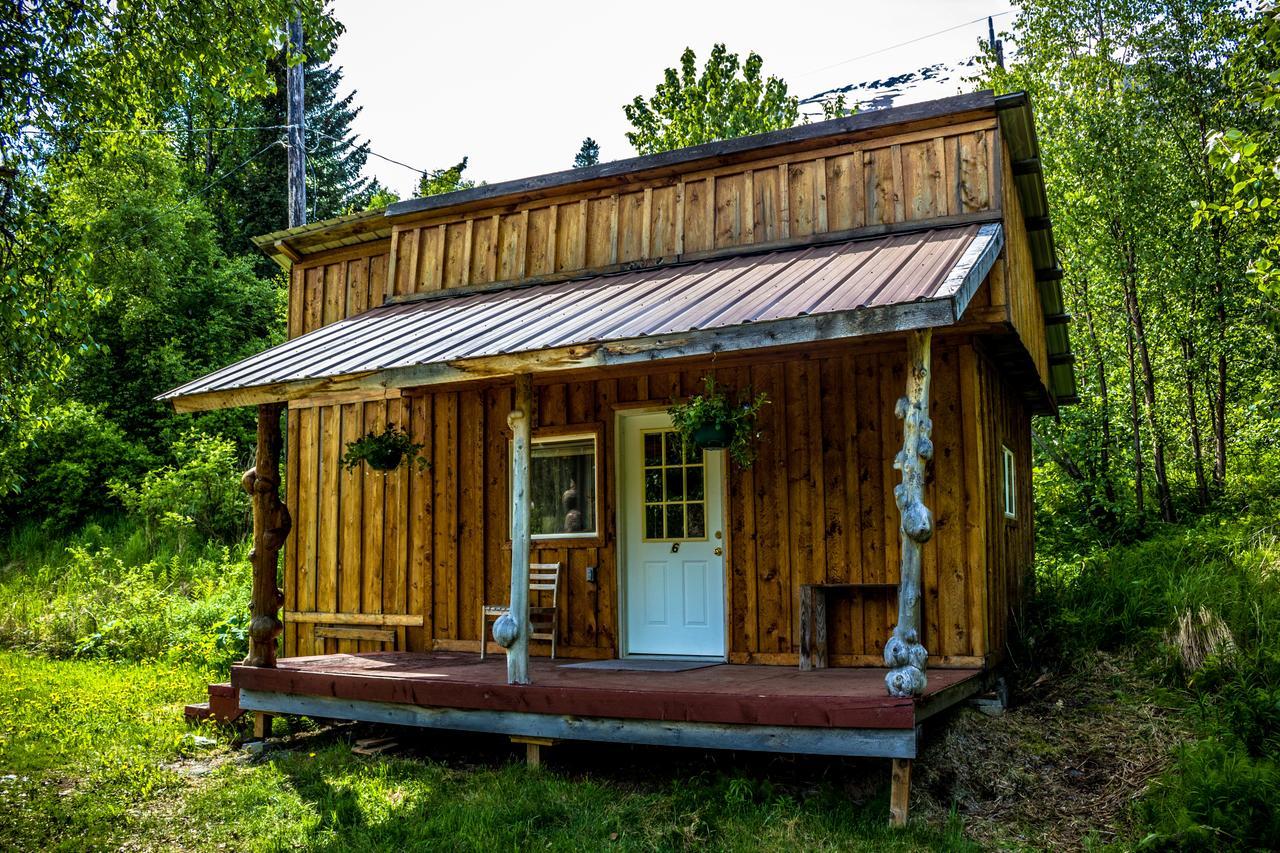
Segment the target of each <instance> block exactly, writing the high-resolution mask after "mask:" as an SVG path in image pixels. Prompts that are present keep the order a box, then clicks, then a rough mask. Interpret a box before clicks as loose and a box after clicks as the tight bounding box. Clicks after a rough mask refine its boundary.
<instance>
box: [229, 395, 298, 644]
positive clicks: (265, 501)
mask: <svg viewBox="0 0 1280 853" xmlns="http://www.w3.org/2000/svg"><path fill="white" fill-rule="evenodd" d="M283 409H284V404H283V403H268V404H266V405H262V406H259V407H258V451H257V456H256V458H255V459H254V465H253V467H252V468H250V469H249V470H248V471H245V472H244V476H243V477H242V478H241V480H240V482H241V485H242V486H244V490H245V491H246V492H248V493H249V496H250V498H251V500H252V502H253V550H252V551H251V552H249V561H250V562H251V563H252V564H253V599H252V602H251V604H250V607H251V618H250V621H249V656H248V657H247V658H245V660H244V662H245V664H246V665H247V666H267V667H273V666H275V665H276V637H278V636H280V632H281V631H282V630H283V629H284V626H283V625H282V624H281V622H280V615H279V613H280V606H281V605H282V604H284V595H283V594H281V592H280V587H279V585H278V584H277V582H276V556H277V555H278V554H279V553H280V549H281V548H282V547H283V546H284V541H285V539H286V538H287V537H288V536H289V530H290V529H291V528H292V527H293V520H292V519H291V518H289V510H288V509H287V508H286V507H285V505H284V503H283V502H282V501H281V500H280V413H281V411H282V410H283Z"/></svg>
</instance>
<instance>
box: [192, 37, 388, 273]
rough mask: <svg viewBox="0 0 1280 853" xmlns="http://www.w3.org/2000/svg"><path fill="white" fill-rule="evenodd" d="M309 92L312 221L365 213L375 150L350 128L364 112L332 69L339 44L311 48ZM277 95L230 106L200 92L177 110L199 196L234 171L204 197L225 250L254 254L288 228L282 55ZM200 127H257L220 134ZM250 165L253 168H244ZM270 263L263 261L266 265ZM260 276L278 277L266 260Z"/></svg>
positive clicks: (276, 66)
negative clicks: (253, 246)
mask: <svg viewBox="0 0 1280 853" xmlns="http://www.w3.org/2000/svg"><path fill="white" fill-rule="evenodd" d="M307 49H308V51H309V56H308V58H307V61H306V69H305V72H304V73H305V77H304V82H305V86H306V106H307V118H306V146H307V219H308V221H312V222H314V221H317V220H321V219H329V218H331V217H334V216H338V215H341V214H343V213H347V212H349V211H351V210H360V209H363V208H364V207H366V206H367V205H368V203H369V201H370V199H371V197H372V195H373V192H374V189H375V187H374V186H373V184H372V182H371V181H370V180H369V179H368V178H363V177H361V174H360V173H361V171H362V170H363V169H364V165H365V161H366V160H367V159H368V154H369V145H368V143H367V142H365V143H357V142H355V140H354V139H353V138H352V131H351V123H352V122H353V121H354V120H355V117H356V116H357V115H358V114H359V113H360V107H359V106H356V105H355V103H354V100H355V95H356V93H355V91H354V90H353V91H351V92H348V93H347V94H346V95H341V93H340V89H341V86H342V69H341V68H339V67H336V66H333V65H330V64H329V62H328V59H329V58H330V57H331V56H332V54H333V45H332V44H329V45H325V46H323V48H316V47H315V46H313V45H308V46H307ZM271 66H272V67H271V71H272V73H273V74H274V76H275V79H276V90H275V92H273V93H271V94H270V95H267V96H265V97H262V98H259V99H255V100H250V101H227V100H226V99H220V98H218V96H217V95H216V94H210V93H196V94H194V95H193V96H192V97H193V100H192V101H191V102H189V103H187V104H184V105H182V106H181V107H179V108H178V109H177V110H175V119H176V120H177V122H178V124H179V127H180V128H183V127H185V128H188V129H191V130H190V131H189V132H187V133H185V134H181V136H182V138H181V141H180V144H179V146H178V148H179V152H180V153H181V154H182V156H183V159H184V160H185V161H186V162H187V164H188V167H189V182H190V183H191V184H192V188H193V189H194V190H200V189H203V188H204V187H206V186H208V184H209V183H210V182H213V181H215V180H217V179H218V178H219V177H221V176H223V175H225V174H226V173H228V172H230V171H231V170H233V169H234V170H236V171H235V174H234V176H233V177H231V178H227V179H224V180H221V181H219V182H218V183H217V184H216V185H214V186H213V187H211V188H210V189H209V191H208V193H207V195H206V198H207V200H208V207H209V209H210V211H211V212H212V213H213V214H214V216H215V218H216V220H217V224H218V232H219V234H220V235H221V239H222V243H223V249H224V250H225V251H227V252H230V253H234V254H239V253H243V252H245V251H247V250H249V249H250V246H249V242H248V241H249V238H250V237H254V236H257V235H259V234H266V233H269V232H271V231H277V230H280V229H282V228H284V227H286V224H287V220H288V211H287V194H288V182H287V167H288V149H287V148H286V147H285V146H284V144H283V142H284V137H285V130H284V127H283V126H284V125H285V124H286V123H287V118H286V107H285V75H286V71H287V66H286V64H285V58H284V55H283V54H281V55H280V56H279V57H277V59H276V60H275V61H274V62H273V63H272V64H271ZM200 128H258V129H254V130H238V129H237V130H214V131H202V130H200ZM264 149H265V150H264ZM246 161H248V162H246ZM263 262H265V263H263ZM257 268H258V270H259V272H260V274H263V275H268V274H273V270H274V269H275V267H274V265H273V264H271V263H270V261H268V260H267V259H266V258H262V259H261V261H260V262H258V263H257Z"/></svg>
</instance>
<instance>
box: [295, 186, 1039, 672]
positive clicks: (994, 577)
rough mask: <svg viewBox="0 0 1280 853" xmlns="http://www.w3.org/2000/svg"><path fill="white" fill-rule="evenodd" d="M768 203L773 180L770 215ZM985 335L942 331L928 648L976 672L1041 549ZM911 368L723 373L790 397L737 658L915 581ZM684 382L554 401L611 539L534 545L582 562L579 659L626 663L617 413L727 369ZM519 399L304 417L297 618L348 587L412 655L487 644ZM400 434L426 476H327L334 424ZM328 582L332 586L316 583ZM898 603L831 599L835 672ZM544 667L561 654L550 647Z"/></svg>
mask: <svg viewBox="0 0 1280 853" xmlns="http://www.w3.org/2000/svg"><path fill="white" fill-rule="evenodd" d="M755 177H756V178H758V177H759V176H758V175H757V176H755ZM758 188H759V183H758V182H757V183H756V197H757V199H759V197H760V196H759V191H758ZM650 213H651V216H652V215H653V214H652V208H651V211H650ZM531 221H532V217H531ZM968 341H969V339H968V338H965V337H959V336H952V337H950V338H948V337H945V336H944V337H940V338H938V339H937V343H936V344H935V348H934V351H935V356H934V361H935V365H936V370H937V375H938V378H937V382H936V385H935V388H936V393H935V397H934V400H933V403H932V406H931V415H932V418H933V421H934V431H933V440H934V443H935V448H936V450H935V460H936V462H935V469H934V473H933V474H932V475H931V476H930V478H929V480H928V482H927V484H926V502H927V503H928V504H929V505H930V506H931V507H933V508H934V509H935V512H936V522H937V534H936V537H935V540H936V541H932V542H931V543H929V545H928V546H927V547H926V550H925V554H924V569H923V571H924V590H925V597H924V606H923V619H924V642H925V645H926V647H927V648H929V649H930V652H931V655H932V656H931V665H945V662H946V661H955V662H960V665H972V663H973V662H974V661H981V660H983V659H984V658H985V657H986V656H988V655H992V654H997V655H998V654H999V653H1000V650H1001V649H1002V648H1003V642H1004V638H1005V633H1004V629H1003V625H1004V621H1005V619H1006V618H1007V613H1008V612H1009V608H1010V606H1011V603H1016V601H1017V600H1018V599H1019V597H1020V596H1021V595H1022V593H1023V586H1024V584H1023V582H1022V580H1021V578H1022V576H1023V573H1024V572H1025V569H1026V568H1027V566H1029V559H1030V553H1031V539H1030V524H1029V519H1030V513H1031V508H1030V497H1029V482H1030V441H1029V434H1028V431H1029V425H1028V421H1027V415H1026V413H1025V409H1024V408H1023V407H1022V404H1021V403H1020V402H1019V400H1018V398H1017V397H1016V396H1015V395H1013V394H1012V392H1010V391H1009V390H1008V389H1007V388H1006V387H1005V385H1004V384H1003V383H1002V381H1001V380H1000V379H999V377H998V375H997V374H996V373H995V368H994V367H992V366H991V365H990V364H989V363H988V362H987V361H986V360H985V358H984V356H982V355H981V354H980V353H979V352H978V351H977V350H976V349H975V348H974V346H973V345H972V344H970V343H969V342H968ZM905 358H906V353H905V344H900V343H895V342H894V341H893V340H886V341H877V342H866V343H857V344H853V345H841V346H838V347H837V346H827V347H824V348H821V349H817V348H815V349H813V350H812V351H811V352H809V353H807V354H806V353H804V352H801V353H799V354H797V355H794V356H789V357H785V358H784V357H782V356H778V355H774V356H770V357H761V356H758V355H757V356H740V357H737V359H736V360H724V359H722V360H721V362H720V364H718V365H716V366H715V368H714V369H715V370H716V375H717V378H718V379H719V380H720V381H721V382H724V383H726V384H727V385H729V386H731V387H746V386H748V385H749V386H751V387H752V388H754V389H755V390H757V391H764V392H766V393H768V394H769V396H770V399H771V402H770V404H769V405H768V406H766V407H765V410H764V414H763V419H762V422H761V426H762V428H763V431H764V437H763V440H762V442H761V443H760V446H759V458H758V461H757V462H756V464H755V466H754V467H752V468H751V469H749V470H742V469H739V468H737V467H736V466H732V465H730V466H728V467H727V486H726V489H727V492H726V513H727V517H726V520H725V523H726V528H725V529H726V532H727V533H728V541H727V543H726V544H727V553H728V562H727V565H726V578H727V581H726V582H727V590H726V594H727V596H728V600H729V602H730V605H731V608H730V610H731V619H730V627H729V638H728V649H729V654H730V656H731V659H733V660H735V661H742V662H759V663H766V662H767V663H775V664H786V663H795V661H796V660H797V652H798V621H797V617H798V612H797V611H798V594H799V585H800V584H802V583H821V582H825V583H840V582H850V583H876V582H880V583H896V581H897V575H896V572H897V568H896V566H897V556H898V555H897V551H898V533H897V510H896V507H895V506H894V505H893V500H892V491H891V489H892V485H893V482H894V472H893V469H892V461H893V455H894V453H896V451H897V450H898V448H899V446H900V443H901V433H900V429H901V427H900V422H899V421H897V420H896V419H895V418H894V416H893V403H894V401H895V400H896V399H897V396H899V395H900V394H901V388H902V387H903V383H904V366H905ZM680 368H681V369H679V370H672V369H664V370H662V371H657V372H655V371H653V370H640V369H632V370H630V371H618V372H614V373H611V374H610V375H608V376H604V377H599V378H593V377H591V376H590V375H583V376H579V377H570V378H569V379H568V380H567V381H560V380H558V379H557V380H555V381H552V380H551V379H550V378H548V379H545V380H539V381H538V383H537V384H536V385H535V388H534V398H535V403H534V414H533V417H534V435H535V437H536V436H537V435H538V433H539V431H540V430H548V431H561V432H563V431H571V432H572V431H578V430H581V431H583V432H594V433H596V434H598V435H599V436H600V439H599V441H600V456H599V464H600V465H601V472H600V478H599V479H600V489H599V506H598V518H599V521H600V524H601V526H602V535H601V537H600V538H599V539H593V540H558V541H554V542H542V541H538V542H536V543H535V547H534V549H533V559H534V560H536V561H544V562H563V563H564V565H565V567H566V569H565V571H566V575H565V579H564V583H563V586H562V589H561V594H562V607H563V615H562V621H561V624H560V634H559V642H560V647H559V653H560V654H561V655H563V656H564V657H568V658H573V657H581V658H590V657H608V656H611V655H613V654H615V653H616V651H617V644H618V624H619V620H620V614H619V613H618V610H617V602H618V600H619V599H618V596H619V583H620V578H619V571H620V567H619V564H618V559H619V557H618V548H617V546H616V543H615V541H614V536H615V532H614V531H615V513H616V507H615V506H614V504H615V495H616V492H617V478H618V471H617V470H616V466H615V464H614V429H615V423H614V422H615V417H616V415H617V413H618V411H619V410H620V408H626V409H627V410H633V409H634V408H635V407H637V406H639V407H651V408H654V409H661V408H663V407H665V406H666V405H668V404H669V403H670V400H671V399H672V398H673V396H674V397H679V396H682V395H686V394H689V393H691V392H692V391H695V390H697V388H698V386H699V384H700V379H701V377H702V376H703V375H704V374H705V373H707V372H709V371H710V370H711V369H712V364H711V362H709V361H705V360H702V361H689V362H685V363H682V364H681V365H680ZM511 387H512V386H511V384H510V383H508V382H502V381H486V382H478V383H472V384H469V385H466V386H455V387H452V388H448V387H446V388H441V389H431V390H428V389H423V390H421V391H415V392H413V393H412V394H411V395H409V396H405V397H402V398H397V399H391V400H382V399H377V400H364V401H360V402H351V403H346V404H341V403H338V402H335V403H333V404H331V405H329V406H328V407H319V406H318V407H312V408H305V409H297V410H293V411H291V412H290V415H289V418H290V422H289V432H290V435H289V444H288V447H289V456H290V459H289V465H290V467H289V483H290V484H296V488H292V487H291V488H289V489H288V500H289V507H290V509H291V510H293V511H294V516H295V520H296V522H297V528H296V530H297V532H296V534H295V536H294V538H293V539H292V540H291V541H290V543H289V551H288V557H287V559H286V563H285V565H286V573H285V578H286V601H287V609H288V610H289V611H291V612H311V611H323V610H325V609H326V608H328V607H329V604H328V602H329V600H330V595H331V593H330V592H329V591H330V590H333V591H334V592H333V593H332V594H333V596H334V597H335V603H334V605H333V606H334V608H335V609H336V610H337V611H341V612H348V613H351V614H357V615H362V616H364V617H368V618H378V617H379V614H387V615H399V614H404V615H407V616H412V617H416V618H417V619H420V620H421V621H420V622H419V623H418V624H419V625H420V626H421V627H418V625H407V626H405V633H404V643H405V645H404V646H403V647H404V648H407V649H410V650H419V651H423V650H429V649H430V648H433V647H438V644H441V643H444V644H463V645H461V646H457V647H459V648H467V647H468V646H466V645H465V644H468V643H470V644H473V645H471V646H469V647H470V648H476V647H478V641H479V634H478V632H479V628H478V622H477V620H476V618H475V616H474V614H475V613H477V612H478V610H479V605H480V604H482V603H491V602H494V601H501V600H503V597H504V594H505V590H506V588H507V585H508V574H507V573H508V571H509V567H510V544H509V533H508V531H509V520H508V512H509V510H508V506H507V491H508V488H509V486H508V476H509V465H510V460H509V452H510V451H509V448H510V431H509V430H508V429H507V425H506V422H505V415H506V412H507V411H509V410H510V406H511ZM322 412H323V413H322ZM388 419H390V420H392V421H393V422H395V423H397V424H398V425H402V426H404V427H405V428H406V429H407V430H409V432H410V434H411V435H412V436H413V438H414V440H415V441H417V442H419V443H422V444H423V445H424V450H423V453H424V454H425V455H426V456H427V458H428V459H429V460H430V463H431V464H430V467H429V468H428V469H426V470H421V471H419V470H409V469H401V471H400V472H398V473H393V474H390V475H384V474H378V473H374V472H369V471H367V470H365V469H358V470H357V471H355V472H352V473H349V474H348V473H346V472H341V473H338V474H336V477H335V476H333V475H331V476H330V477H328V478H326V477H325V475H324V474H325V469H324V462H326V461H328V460H330V459H333V458H334V449H335V445H334V443H333V440H332V439H329V438H328V436H329V434H330V432H329V430H328V429H326V428H325V427H326V426H327V425H330V424H331V425H334V426H336V427H337V428H338V429H339V430H340V433H341V436H342V438H341V442H343V443H345V441H347V440H349V438H350V436H354V435H356V434H361V433H362V432H364V431H369V430H380V429H381V428H382V425H383V424H385V423H386V422H387V420H388ZM997 428H998V429H997ZM326 441H327V442H328V443H327V445H326ZM1002 442H1003V443H1007V444H1008V445H1009V446H1010V447H1011V448H1012V449H1014V450H1015V452H1016V453H1018V454H1019V460H1020V462H1019V464H1020V466H1021V467H1020V468H1019V482H1020V483H1021V484H1022V485H1024V486H1025V487H1026V489H1025V493H1024V494H1020V499H1021V500H1024V501H1025V507H1023V506H1022V505H1020V514H1021V518H1020V519H1019V523H1018V524H1011V523H1009V522H1006V521H1005V520H1004V518H1003V516H1002V515H1000V516H999V517H997V515H996V510H997V509H998V501H999V500H1000V494H999V490H998V485H999V483H1000V479H999V468H998V465H997V462H998V454H999V448H1000V445H1001V443H1002ZM1010 442H1012V443H1010ZM335 480H336V483H337V489H338V497H337V503H336V510H335V509H334V501H333V498H332V497H331V496H329V497H322V494H323V493H324V492H325V490H326V489H327V488H330V487H331V486H332V483H333V482H334V481H335ZM326 483H328V484H329V485H326ZM325 507H328V508H329V509H328V510H326V509H325ZM331 513H332V517H333V518H334V519H336V524H332V525H329V526H330V527H333V528H334V529H335V531H336V537H335V538H336V544H334V545H333V547H334V548H335V549H336V550H335V551H334V552H333V553H334V558H333V559H332V560H330V559H329V558H328V557H323V558H322V557H321V555H322V554H326V553H328V551H327V549H328V548H329V547H330V539H329V538H327V537H330V535H331V534H329V533H327V532H325V530H324V525H323V524H322V523H321V519H324V518H329V517H330V514H331ZM997 522H998V523H997ZM997 565H998V566H999V568H997ZM588 567H594V568H595V569H596V572H595V578H596V580H595V582H589V581H588V580H587V568H588ZM329 571H333V572H334V576H333V577H332V578H324V579H322V578H321V577H319V573H322V572H329ZM892 603H893V602H892V601H891V600H889V599H886V598H883V597H881V598H877V597H874V596H872V597H867V598H866V599H865V600H864V601H862V602H860V603H858V604H857V605H856V606H855V605H854V604H853V603H852V602H846V601H841V602H838V603H836V604H834V605H833V608H832V612H831V614H830V619H831V622H830V624H831V636H830V645H831V661H832V663H833V664H835V665H848V664H850V663H857V662H859V661H861V662H863V663H864V664H865V663H866V662H874V661H876V660H878V657H879V655H880V653H881V649H882V647H883V643H884V641H885V638H886V637H887V636H888V635H889V632H890V631H891V630H892V626H893V621H894V617H893V613H892ZM289 626H290V627H289V630H288V631H287V632H286V648H287V649H288V653H289V654H299V653H302V654H306V653H311V652H312V651H314V650H315V649H316V645H315V644H314V643H313V640H312V637H311V633H310V629H309V628H307V623H304V622H296V624H295V623H294V622H289ZM330 642H333V640H330ZM338 642H344V643H345V642H348V641H347V640H338ZM349 642H352V643H360V642H362V641H357V640H350V641H349ZM371 649H372V647H364V646H363V645H362V646H361V648H360V650H361V651H368V650H371ZM533 651H534V654H535V655H536V654H543V653H545V652H546V651H547V650H546V649H545V648H544V644H535V645H534V649H533Z"/></svg>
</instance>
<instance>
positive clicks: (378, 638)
mask: <svg viewBox="0 0 1280 853" xmlns="http://www.w3.org/2000/svg"><path fill="white" fill-rule="evenodd" d="M315 638H316V639H317V640H356V641H359V640H367V641H370V642H374V643H382V644H384V645H386V644H388V643H390V644H391V651H393V652H395V651H399V649H398V648H397V643H396V629H395V628H374V627H361V626H358V625H317V626H316V627H315Z"/></svg>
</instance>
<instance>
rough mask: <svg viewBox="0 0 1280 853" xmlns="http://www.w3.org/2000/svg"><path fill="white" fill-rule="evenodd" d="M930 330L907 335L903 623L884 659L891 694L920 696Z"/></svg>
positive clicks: (928, 525)
mask: <svg viewBox="0 0 1280 853" xmlns="http://www.w3.org/2000/svg"><path fill="white" fill-rule="evenodd" d="M932 337H933V332H932V331H931V330H929V329H925V330H923V331H915V332H910V333H908V336H907V351H908V352H907V356H908V360H907V395H906V396H905V397H901V398H899V400H898V405H897V407H896V409H895V412H896V414H897V416H898V417H899V418H901V419H902V450H901V451H900V452H899V453H898V455H897V458H896V459H895V460H894V463H893V467H894V468H897V469H898V470H899V471H901V472H902V482H901V483H899V484H898V485H897V486H895V487H894V489H893V496H894V499H895V500H896V502H897V504H898V516H899V518H900V523H899V529H900V530H901V532H902V563H901V570H900V574H899V577H898V624H897V627H895V628H894V629H893V635H892V636H891V637H890V638H889V640H888V642H886V643H885V644H884V663H885V666H887V667H889V672H888V674H887V675H885V686H886V687H888V689H889V695H890V696H903V697H906V696H919V695H921V694H923V693H924V689H925V685H926V684H927V678H926V677H925V666H926V664H927V662H928V659H929V653H928V652H927V651H925V648H924V646H922V645H921V644H920V627H921V626H920V561H921V555H922V552H923V550H924V549H923V545H924V543H925V542H927V541H929V537H930V536H932V535H933V514H932V513H931V512H930V511H929V508H928V507H926V506H925V505H924V468H925V464H926V463H927V462H928V461H929V460H930V459H932V458H933V442H932V440H931V439H930V437H929V436H930V433H932V431H933V422H932V421H930V420H929V358H930V356H929V345H930V342H931V340H932Z"/></svg>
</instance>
